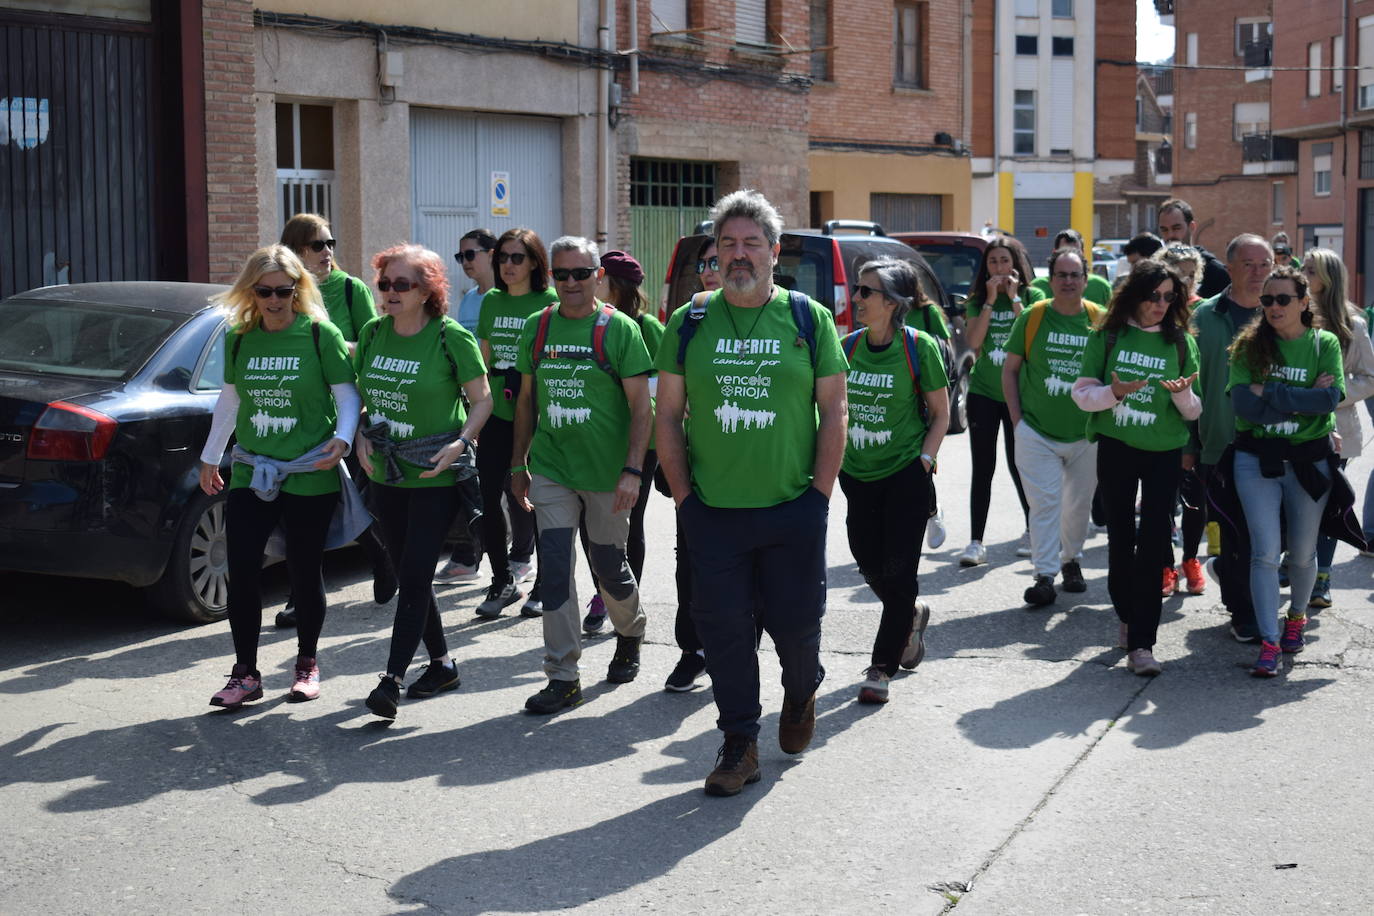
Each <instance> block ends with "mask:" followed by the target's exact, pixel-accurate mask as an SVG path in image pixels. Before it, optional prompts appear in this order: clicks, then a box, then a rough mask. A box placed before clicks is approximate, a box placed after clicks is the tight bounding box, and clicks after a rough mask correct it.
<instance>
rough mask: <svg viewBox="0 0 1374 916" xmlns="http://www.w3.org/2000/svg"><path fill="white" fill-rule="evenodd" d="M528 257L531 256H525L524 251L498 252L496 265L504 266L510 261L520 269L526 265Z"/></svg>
mask: <svg viewBox="0 0 1374 916" xmlns="http://www.w3.org/2000/svg"><path fill="white" fill-rule="evenodd" d="M527 257H529V255H527V254H525V253H524V252H523V251H514V252H511V251H498V252H496V263H497V264H504V263H506V262H507V261H510V262H511V263H512V264H514V265H516V266H517V267H518V266H520V265H521V264H524V263H525V258H527Z"/></svg>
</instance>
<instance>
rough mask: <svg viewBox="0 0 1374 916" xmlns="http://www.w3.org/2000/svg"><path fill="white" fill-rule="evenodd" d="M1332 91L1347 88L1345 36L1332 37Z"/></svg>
mask: <svg viewBox="0 0 1374 916" xmlns="http://www.w3.org/2000/svg"><path fill="white" fill-rule="evenodd" d="M1331 66H1332V67H1333V68H1334V69H1332V71H1331V91H1332V92H1333V93H1336V92H1340V91H1341V90H1342V89H1344V88H1345V70H1343V69H1341V68H1342V67H1344V66H1345V36H1344V35H1337V36H1336V37H1335V38H1333V39H1331Z"/></svg>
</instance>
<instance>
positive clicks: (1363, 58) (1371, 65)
mask: <svg viewBox="0 0 1374 916" xmlns="http://www.w3.org/2000/svg"><path fill="white" fill-rule="evenodd" d="M1359 41H1360V48H1359V60H1360V69H1359V71H1358V76H1357V79H1358V80H1359V83H1358V86H1359V92H1358V93H1357V94H1356V96H1355V107H1356V108H1359V109H1368V108H1374V16H1363V17H1361V18H1360V33H1359Z"/></svg>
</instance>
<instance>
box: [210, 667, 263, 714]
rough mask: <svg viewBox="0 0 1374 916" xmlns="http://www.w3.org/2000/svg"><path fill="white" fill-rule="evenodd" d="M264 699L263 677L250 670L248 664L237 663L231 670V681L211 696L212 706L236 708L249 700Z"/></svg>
mask: <svg viewBox="0 0 1374 916" xmlns="http://www.w3.org/2000/svg"><path fill="white" fill-rule="evenodd" d="M261 699H262V678H258V677H254V676H253V675H252V674H250V673H249V672H248V666H247V665H235V666H234V668H233V670H232V671H230V672H229V683H227V684H225V685H224V689H223V690H221V691H220V692H219V693H217V694H215V695H214V696H212V697H211V698H210V705H211V706H223V707H224V708H226V709H235V708H237V707H239V706H242V705H243V704H244V703H247V702H248V701H249V700H261Z"/></svg>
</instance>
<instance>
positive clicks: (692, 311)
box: [677, 289, 816, 369]
mask: <svg viewBox="0 0 1374 916" xmlns="http://www.w3.org/2000/svg"><path fill="white" fill-rule="evenodd" d="M710 299H711V294H710V293H707V292H703V293H696V294H695V295H693V296H692V302H691V305H689V306H688V308H687V314H686V316H684V317H683V319H682V324H680V325H678V328H677V364H678V365H679V366H683V367H685V366H686V365H687V345H688V344H689V343H691V342H692V338H693V337H695V336H696V333H697V326H698V325H699V324H701V320H702V319H703V318H705V317H706V303H707V302H709V301H710ZM787 302H788V304H789V305H790V306H791V307H792V321H793V322H795V323H796V325H797V345H798V346H800V345H801V342H802V341H806V346H807V349H809V350H810V351H811V368H812V369H815V368H816V316H815V315H813V314H812V313H811V299H810V297H808V296H807V295H806V293H803V292H801V291H800V290H795V289H791V290H788V291H787Z"/></svg>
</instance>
